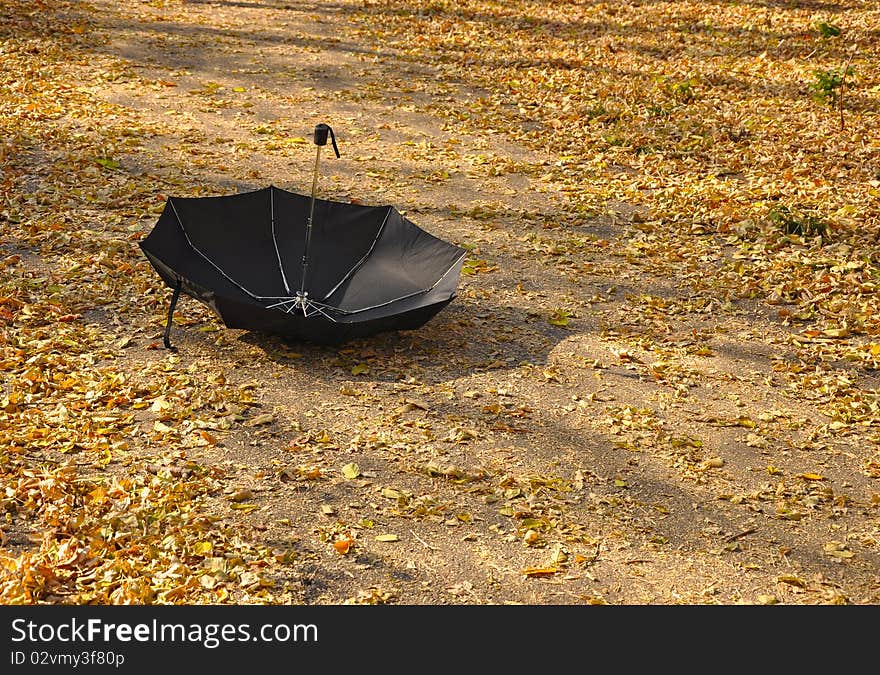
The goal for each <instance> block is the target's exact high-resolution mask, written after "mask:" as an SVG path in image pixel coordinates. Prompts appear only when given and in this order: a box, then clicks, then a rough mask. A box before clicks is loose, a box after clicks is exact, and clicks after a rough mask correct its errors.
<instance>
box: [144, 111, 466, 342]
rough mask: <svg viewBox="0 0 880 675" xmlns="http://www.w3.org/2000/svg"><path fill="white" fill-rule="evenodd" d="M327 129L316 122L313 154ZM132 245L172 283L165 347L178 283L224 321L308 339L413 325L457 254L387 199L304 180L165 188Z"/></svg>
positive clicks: (447, 289) (449, 281)
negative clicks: (319, 192) (356, 199)
mask: <svg viewBox="0 0 880 675" xmlns="http://www.w3.org/2000/svg"><path fill="white" fill-rule="evenodd" d="M321 127H324V129H321ZM328 130H329V131H330V133H331V135H332V130H330V129H329V127H327V125H318V128H316V130H315V142H316V144H317V145H318V157H319V158H320V147H321V145H322V144H325V143H326V133H327V131H328ZM321 140H323V143H321ZM333 144H334V149H336V143H335V138H334V139H333ZM337 155H338V150H337ZM317 165H318V161H317V160H316V162H315V182H316V181H317ZM140 246H141V249H142V250H143V252H144V254H145V255H146V257H147V259H148V260H149V262H150V263H151V264H152V266H153V268H154V269H155V270H156V272H158V274H159V275H160V276H161V277H162V279H163V280H164V281H165V283H166V284H167V285H168V286H169V287H170V288H173V289H174V295H173V298H172V302H171V307H170V308H169V312H168V323H167V325H166V330H165V346H166V347H169V348H170V347H171V345H170V341H169V333H170V328H171V318H172V316H173V313H174V306H175V304H176V302H177V299H178V297H179V295H180V293H184V294H186V295H189V296H191V297H193V298H195V299H197V300H199V301H201V302H203V303H204V304H205V305H207V306H208V307H210V308H211V309H212V310H214V312H216V314H217V315H218V316H219V317H220V318H221V319H222V321H223V323H224V324H225V325H226V326H227V327H229V328H241V329H247V330H253V331H257V332H263V333H271V334H275V335H279V336H282V337H285V338H288V339H296V340H304V341H308V342H316V343H325V344H338V343H342V342H345V341H347V340H351V339H354V338H359V337H366V336H369V335H372V334H375V333H378V332H381V331H389V330H409V329H415V328H419V327H421V326H422V325H424V324H425V323H426V322H427V321H428V320H429V319H431V318H432V317H433V316H434V315H436V314H437V312H439V311H440V310H441V309H442V308H443V307H445V306H446V305H448V304H449V303H450V302H451V301H452V300H453V298H454V297H455V294H456V287H457V285H458V281H459V277H460V274H461V268H462V264H463V262H464V256H465V253H466V251H465V250H464V249H463V248H461V247H459V246H456V245H454V244H451V243H448V242H446V241H443V240H441V239H438V238H437V237H435V236H433V235H431V234H429V233H428V232H426V231H425V230H423V229H421V228H420V227H419V226H417V225H416V224H415V223H413V222H412V221H410V220H409V219H407V218H405V217H404V216H403V215H402V214H401V213H400V212H398V211H397V210H396V209H395V208H394V207H393V206H364V205H360V204H349V203H342V202H336V201H329V200H325V199H316V198H315V194H314V183H313V189H312V195H311V197H309V196H305V195H301V194H297V193H294V192H289V191H287V190H283V189H281V188H278V187H275V186H274V185H273V186H269V187H267V188H263V189H260V190H254V191H251V192H243V193H240V194H235V195H224V196H217V197H197V198H186V197H169V198H168V200H167V201H166V203H165V208H164V210H163V211H162V214H161V216H160V217H159V220H158V222H157V223H156V225H155V226H154V228H153V229H152V231H151V232H150V234H149V235H148V236H147V237H146V238H145V239H143V240H142V241H141V242H140Z"/></svg>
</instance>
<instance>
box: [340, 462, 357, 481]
mask: <svg viewBox="0 0 880 675" xmlns="http://www.w3.org/2000/svg"><path fill="white" fill-rule="evenodd" d="M342 475H343V476H345V477H346V478H348V479H349V480H352V479H354V478H357V477H358V476H360V475H361V470H360V467H358V465H357V464H355V463H354V462H351V463H349V464H346V465H345V466H344V467H342Z"/></svg>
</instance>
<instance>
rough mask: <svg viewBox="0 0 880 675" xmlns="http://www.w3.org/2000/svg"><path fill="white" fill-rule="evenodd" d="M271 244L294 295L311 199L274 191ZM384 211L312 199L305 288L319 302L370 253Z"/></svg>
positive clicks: (298, 283) (298, 288)
mask: <svg viewBox="0 0 880 675" xmlns="http://www.w3.org/2000/svg"><path fill="white" fill-rule="evenodd" d="M272 195H273V202H274V209H275V239H276V241H277V242H278V250H279V252H280V257H281V260H282V265H283V269H284V273H285V276H286V278H287V280H288V285H289V286H290V289H291V291H292V294H295V293H296V291H298V290H300V285H301V283H302V258H303V252H304V247H305V232H306V226H307V223H308V218H309V209H310V206H311V199H310V198H308V197H306V196H303V195H299V194H296V193H293V192H288V191H286V190H282V189H280V188H273V193H272ZM389 210H390V207H388V206H362V205H359V204H343V203H341V202H333V201H328V200H324V199H316V200H315V212H314V217H313V219H312V237H311V241H310V243H309V255H308V258H309V264H308V272H307V278H306V288H305V290H306V291H308V293H309V297H311V298H312V299H321V298H324V297H325V296H327V294H328V293H330V292H331V291H332V290H333V288H334V287H336V286H337V285H338V284H339V283H340V282H341V281H343V280H344V279H345V277H346V275H347V274H348V273H349V272H350V271H351V270H352V268H354V267H355V266H356V265H357V264H358V263H359V262H360V261H361V260H362V259H363V257H364V256H365V255H366V254H367V253H368V252H369V250H370V248H371V247H372V245H373V243H374V242H375V240H376V237H377V235H378V234H379V231H380V230H381V229H382V224H383V222H384V220H385V217H386V216H387V214H388V212H389Z"/></svg>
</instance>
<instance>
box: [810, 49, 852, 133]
mask: <svg viewBox="0 0 880 675" xmlns="http://www.w3.org/2000/svg"><path fill="white" fill-rule="evenodd" d="M855 54H856V52H855V50H851V51H850V54H849V58H848V59H847V61H846V65H845V66H844V67H843V68H840V69H834V68H832V69H830V70H816V71H814V75H815V76H816V81H815V82H812V83H810V89H812V91H813V99H814V100H816V101H818V102H819V103H824V104H827V105H830V106H832V107H837V110H838V112H839V113H840V130H841V131H843V130H844V129H845V128H846V120H845V119H844V116H843V99H844V92H845V91H846V78H847V77H852V76H853V75H854V74H855V71H854V70H853V67H852V60H853V58H854V57H855Z"/></svg>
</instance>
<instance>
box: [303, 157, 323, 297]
mask: <svg viewBox="0 0 880 675" xmlns="http://www.w3.org/2000/svg"><path fill="white" fill-rule="evenodd" d="M317 148H318V153H317V155H315V174H314V176H313V177H312V202H311V204H310V205H309V220H308V222H307V223H306V243H305V246H304V247H303V259H302V283H301V284H300V288H299V290H300V293H305V290H306V272H307V271H308V269H309V244H310V243H311V241H312V220H313V219H314V217H315V193H316V192H317V191H318V164H319V162H320V161H321V146H320V145H319V146H317Z"/></svg>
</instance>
